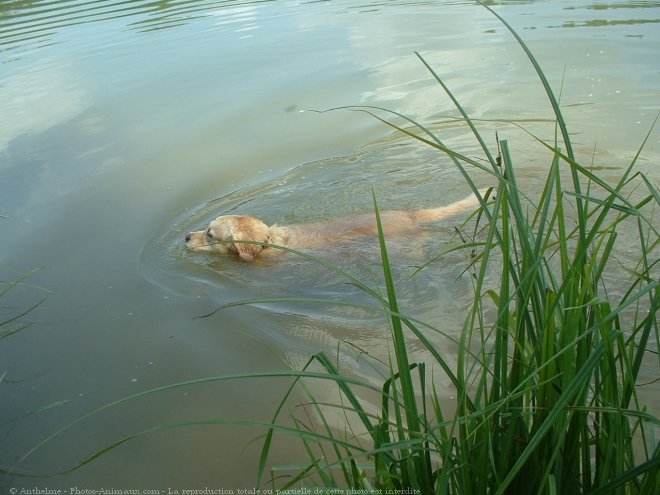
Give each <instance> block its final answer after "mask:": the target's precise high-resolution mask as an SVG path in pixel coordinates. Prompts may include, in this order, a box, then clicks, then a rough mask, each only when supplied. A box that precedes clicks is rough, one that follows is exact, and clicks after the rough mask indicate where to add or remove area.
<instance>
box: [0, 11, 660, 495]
mask: <svg viewBox="0 0 660 495" xmlns="http://www.w3.org/2000/svg"><path fill="white" fill-rule="evenodd" d="M495 8H496V9H497V11H498V12H500V13H501V14H502V15H503V16H504V17H505V18H506V19H507V20H508V21H509V22H510V23H511V24H512V25H513V26H514V27H515V28H516V29H517V30H518V32H519V33H520V34H521V36H523V38H524V39H525V40H526V41H527V42H528V44H529V46H530V48H531V49H532V50H533V51H534V53H535V54H536V55H537V56H538V59H539V61H540V63H541V64H542V66H543V68H544V70H545V71H546V73H547V75H548V77H549V79H550V82H551V84H552V85H553V87H554V88H555V89H556V90H557V91H559V88H560V86H561V85H562V83H563V90H562V102H563V105H564V111H565V117H566V118H567V121H568V123H569V128H570V130H571V131H572V132H573V133H574V139H575V143H576V148H577V153H578V155H579V156H580V157H581V158H584V159H585V161H589V160H590V159H591V156H592V155H593V158H594V160H595V161H596V162H597V163H598V164H599V165H600V166H601V167H602V168H603V170H602V174H603V177H604V178H608V179H612V180H614V179H615V178H616V177H617V176H618V174H619V173H620V171H621V167H623V166H625V165H627V163H628V162H629V160H630V159H631V158H632V156H634V154H635V152H636V151H637V149H638V146H639V144H640V143H641V141H642V139H643V137H644V136H645V134H646V132H647V131H648V129H649V128H650V125H651V123H652V121H653V119H654V118H655V116H656V114H657V112H658V104H659V101H658V95H659V93H658V88H659V87H660V84H659V83H660V66H658V63H657V60H660V58H659V55H660V54H659V52H660V39H659V38H660V31H659V30H658V23H659V22H660V3H658V2H607V3H603V2H599V3H593V2H586V1H579V2H573V1H571V2H568V1H566V2H546V1H536V2H524V1H519V2H498V3H497V4H496V6H495ZM414 51H419V52H420V53H422V54H423V56H424V57H425V58H426V59H427V60H428V61H429V63H430V64H431V65H432V66H433V67H434V68H435V69H436V70H437V72H438V73H439V74H440V75H441V76H442V77H443V78H445V82H446V83H447V84H448V85H449V86H450V88H451V89H452V91H453V92H454V93H455V94H456V95H457V97H458V98H459V99H460V100H461V103H462V104H463V105H464V106H465V108H466V110H467V111H468V112H469V113H470V115H471V116H473V117H475V118H479V119H485V120H486V121H484V122H483V123H482V124H481V128H482V129H483V130H484V135H485V136H486V137H487V139H489V142H490V144H494V131H495V130H497V131H498V133H499V135H500V137H506V138H508V139H509V140H510V143H511V145H512V148H513V152H514V156H515V157H517V160H516V161H517V163H520V169H519V175H520V177H521V178H522V179H521V180H523V181H524V182H525V184H526V186H527V187H529V189H530V190H531V191H534V190H535V189H537V188H538V187H539V184H540V182H541V181H542V175H543V173H542V172H543V171H544V170H545V168H546V167H547V165H548V163H547V157H546V155H545V154H544V153H543V150H542V149H541V148H540V147H539V146H538V145H537V144H535V143H534V141H533V139H532V138H530V137H529V136H528V135H526V134H524V133H522V132H520V131H518V130H517V129H516V128H514V127H512V126H506V125H504V124H497V123H494V122H492V121H495V120H498V119H506V120H515V121H517V122H521V123H523V124H524V125H525V126H526V127H527V128H529V129H530V130H532V131H533V132H536V133H538V134H539V135H540V136H541V137H543V138H551V137H552V132H553V128H552V125H551V124H550V123H549V122H548V119H549V118H550V117H551V110H550V107H549V105H548V104H547V102H546V100H545V98H544V96H543V92H542V88H541V87H540V85H539V84H538V81H537V80H536V76H535V75H534V74H533V72H532V70H531V68H530V65H529V62H528V61H527V59H526V58H525V56H524V54H523V53H522V52H521V51H520V49H519V48H518V47H517V45H516V44H515V42H514V41H513V40H512V38H511V36H510V35H509V34H508V33H507V32H506V30H505V29H503V27H502V26H501V25H500V24H498V22H497V20H496V19H494V18H493V17H492V16H491V15H489V14H488V13H487V12H486V11H485V10H483V9H481V8H479V7H476V6H474V5H473V4H471V3H469V2H462V1H453V2H433V1H429V2H387V3H385V2H375V1H374V2H359V3H357V2H345V1H335V2H296V1H274V2H229V1H218V0H200V1H192V0H178V1H176V0H174V1H157V2H153V1H146V0H145V1H141V0H136V1H120V0H107V1H101V0H99V1H94V0H86V1H82V0H63V1H31V2H29V1H5V2H3V3H2V4H1V5H0V115H2V125H0V208H1V209H2V212H0V213H2V215H3V216H4V217H6V218H2V219H0V229H1V232H2V235H1V236H0V246H1V248H0V278H1V279H2V280H14V279H17V278H18V277H20V276H21V275H22V274H24V273H26V272H29V271H31V270H33V269H35V268H38V270H37V271H36V272H35V273H34V274H32V275H31V276H30V277H29V278H28V279H27V280H26V281H25V284H24V285H23V286H21V287H19V288H18V289H16V290H15V291H13V292H12V293H11V294H10V296H11V297H5V298H3V300H2V307H1V308H0V310H1V311H2V316H3V317H5V318H7V317H9V316H11V315H15V314H17V313H19V312H21V311H23V310H25V309H27V308H29V307H30V306H31V305H33V304H35V303H37V302H38V301H40V300H41V299H42V298H44V297H45V301H44V302H43V303H42V304H41V305H40V306H38V307H37V308H36V309H35V310H34V311H32V312H31V313H29V315H27V316H26V317H24V318H23V320H24V321H26V322H27V323H30V326H29V327H28V328H26V329H25V330H23V331H22V332H20V333H18V334H16V335H14V336H12V337H11V338H9V339H4V340H3V341H2V344H1V345H0V362H1V363H2V368H1V369H0V376H2V381H1V383H0V394H1V397H2V399H1V400H2V404H3V407H2V410H1V411H0V424H1V425H2V429H1V430H0V431H2V434H3V440H2V443H1V444H0V445H1V447H0V464H2V465H5V466H8V465H13V464H15V463H16V461H17V460H18V459H19V458H20V457H21V456H22V455H24V454H25V453H26V452H27V451H28V450H29V449H30V448H32V447H33V446H34V445H36V444H37V443H38V442H39V441H41V440H43V439H44V438H46V437H47V436H48V435H50V434H52V433H53V432H55V431H56V430H57V429H58V428H60V427H62V426H64V425H66V424H68V423H69V422H70V421H73V420H74V419H76V418H79V417H80V416H82V415H83V414H85V413H87V412H89V411H90V410H94V409H95V408H97V407H100V406H102V405H104V404H106V403H109V402H111V401H114V400H117V399H119V398H121V397H125V396H128V395H131V394H134V393H137V392H141V391H144V390H148V389H150V388H154V387H160V386H163V385H167V384H171V383H177V382H183V381H186V380H195V379H199V378H203V377H210V376H220V375H227V374H237V373H251V372H261V371H268V370H286V369H289V368H290V367H293V368H296V369H299V368H300V367H301V366H302V364H304V362H306V360H307V359H308V358H309V356H310V355H311V354H312V353H314V352H318V351H321V350H324V351H327V352H330V353H332V352H334V350H335V349H336V348H337V345H338V342H345V344H341V346H344V347H345V348H346V350H347V352H346V353H345V354H343V355H342V358H341V359H342V361H341V364H342V366H344V368H345V369H346V370H347V371H349V372H354V373H357V374H360V375H362V376H366V377H367V378H373V377H376V375H377V373H376V372H375V371H374V370H371V369H369V368H368V366H366V365H365V364H364V360H361V359H358V358H356V356H355V353H354V352H353V353H351V352H348V351H349V348H350V346H351V345H355V346H357V347H358V348H360V349H362V350H364V351H366V352H369V353H370V354H371V355H373V356H375V357H378V358H383V357H386V356H387V344H386V335H387V329H386V326H385V325H384V323H383V320H382V318H381V317H380V316H378V315H377V314H375V313H372V312H370V311H367V310H358V309H350V310H348V309H346V308H339V307H325V306H323V305H311V306H305V307H302V306H301V305H300V304H293V303H286V304H284V303H280V304H273V303H270V304H266V303H262V304H258V305H257V307H256V308H245V307H242V308H232V309H227V310H223V311H221V312H218V313H216V314H215V315H214V316H212V317H208V318H201V319H199V318H196V317H197V316H200V315H205V314H208V313H209V312H211V311H213V310H214V309H216V308H217V307H218V306H220V305H222V304H226V303H230V302H233V301H237V300H244V299H251V298H256V297H273V296H279V297H281V296H303V297H324V298H329V299H342V298H343V299H347V298H348V299H351V300H354V301H358V302H360V303H362V304H373V303H372V302H371V301H370V299H369V298H368V297H367V296H365V295H364V294H363V293H362V292H361V291H359V290H358V289H356V288H355V287H354V286H352V285H350V284H347V283H346V280H344V279H342V278H341V277H338V276H336V275H334V274H332V273H330V272H328V271H326V270H323V269H321V268H319V267H317V266H315V265H313V264H312V263H310V262H306V261H304V260H295V259H288V260H286V261H283V262H282V263H263V264H261V265H259V266H247V265H245V264H243V263H239V262H237V261H233V260H217V259H211V258H207V257H204V256H192V255H190V254H189V253H186V252H185V250H184V249H183V246H182V236H183V234H184V233H185V232H187V231H189V230H192V229H196V228H201V227H202V226H203V225H204V224H205V223H206V222H207V221H208V220H209V219H210V218H212V217H213V216H215V215H216V214H219V213H227V212H229V211H244V212H246V213H251V214H255V215H259V216H262V217H264V218H266V219H267V220H268V221H270V222H279V223H289V222H291V223H294V222H295V223H298V222H307V221H315V220H318V219H323V218H334V217H337V216H339V215H344V214H348V213H354V212H368V211H370V209H371V191H372V189H373V190H375V192H376V194H377V197H378V200H379V204H380V205H381V206H382V207H387V208H412V207H415V206H428V205H432V204H438V203H444V202H448V201H451V200H453V199H459V198H460V197H462V196H463V195H464V194H465V189H464V186H463V184H462V182H461V178H460V176H459V175H458V173H457V172H456V171H455V170H454V168H453V165H452V164H451V162H450V161H449V160H447V159H446V158H444V157H442V156H438V155H437V154H436V153H434V152H432V151H431V150H429V149H426V148H424V147H423V146H420V145H416V144H413V143H411V142H410V140H409V139H408V138H405V137H402V136H400V135H398V134H396V133H393V132H392V130H391V129H390V128H388V127H386V126H384V125H383V124H382V123H380V122H378V121H376V120H375V119H373V118H370V117H369V116H367V115H365V114H361V113H356V112H351V111H345V110H343V111H333V112H328V113H322V114H319V113H315V112H311V111H310V110H325V109H329V108H334V107H338V106H343V105H356V104H357V105H379V106H385V107H387V108H390V109H392V110H396V111H399V112H403V113H405V114H407V115H409V116H411V117H412V118H414V119H416V120H418V121H419V122H422V123H425V124H427V125H430V126H432V127H433V129H435V130H438V131H440V133H441V135H442V136H443V138H444V139H445V141H446V142H447V143H448V144H450V145H451V146H455V147H458V148H459V149H461V150H463V151H464V152H465V153H466V154H468V155H469V156H476V157H478V156H480V153H479V151H478V149H477V147H476V145H475V144H474V142H473V140H472V139H470V136H469V134H468V132H467V131H466V129H465V126H463V125H461V124H460V123H457V122H456V121H453V120H450V119H447V118H446V116H455V115H456V112H455V111H454V110H453V108H452V105H451V102H450V101H449V100H448V98H447V97H446V96H444V95H443V94H442V93H441V91H440V90H439V88H438V87H437V85H436V84H435V83H434V81H433V80H432V79H431V77H430V75H429V73H428V72H427V71H426V70H425V69H424V67H423V66H422V65H421V63H420V62H419V60H418V59H417V58H416V57H415V55H414ZM658 136H659V135H658V132H657V131H654V132H653V134H652V135H651V138H650V139H649V142H648V143H647V146H646V148H645V150H644V152H643V155H642V156H641V158H640V162H639V168H640V169H641V170H643V171H645V172H646V173H648V174H649V176H650V177H651V179H652V180H654V181H655V182H656V183H657V182H658V177H659V174H658V170H657V163H658V158H659V151H660V148H659V146H658V140H659V137H658ZM585 157H586V158H585ZM479 180H481V181H482V184H483V185H487V183H488V179H487V177H480V178H479ZM438 229H439V230H438V232H435V234H436V235H431V232H429V233H427V235H425V236H424V237H423V238H418V239H414V240H413V242H409V240H408V241H405V240H401V239H399V240H393V245H392V246H391V249H392V251H393V253H394V259H395V260H396V261H395V274H396V276H397V278H398V279H399V280H400V281H401V285H400V290H401V299H402V304H403V306H404V307H405V308H406V309H407V310H410V311H412V312H414V313H415V314H416V316H420V317H422V318H425V319H428V320H429V321H432V322H434V324H436V325H437V326H438V327H440V328H442V329H443V330H444V331H446V332H447V333H448V334H450V335H455V334H456V332H457V331H458V328H459V325H460V323H461V319H462V316H461V315H462V314H464V310H465V307H466V305H467V304H468V302H469V298H470V292H469V291H470V284H469V276H466V274H465V273H463V270H464V268H465V266H466V264H467V260H466V259H465V258H464V257H463V256H461V255H451V256H445V257H442V258H440V259H439V260H438V262H436V263H435V264H433V265H432V267H431V269H429V270H427V271H424V272H422V273H420V274H419V275H418V276H415V277H413V278H410V276H411V275H412V273H414V271H415V270H416V267H417V266H419V264H420V263H422V262H424V261H425V260H426V259H428V258H429V257H431V256H433V255H435V254H437V253H439V252H442V251H444V250H446V249H447V248H448V247H451V246H455V245H456V243H457V242H458V241H457V239H456V238H455V237H453V236H452V234H453V231H454V224H453V223H451V222H447V223H443V224H442V225H440V226H438ZM327 257H328V258H329V259H330V260H331V261H335V262H338V263H339V264H340V265H341V266H342V268H344V269H346V270H350V271H351V272H354V273H357V274H358V275H360V276H361V277H363V278H364V279H365V280H366V281H368V282H369V283H371V284H373V285H376V284H378V282H379V278H378V277H379V276H378V275H377V274H375V273H372V272H374V271H375V266H376V263H375V261H376V259H377V253H376V251H375V250H373V249H370V248H366V249H364V247H363V246H352V247H350V246H349V247H348V248H347V249H345V250H343V251H342V252H339V253H337V252H329V253H327ZM46 291H48V292H46ZM436 338H437V339H438V342H441V343H442V345H443V346H445V348H446V349H447V356H448V359H450V360H451V359H452V358H451V356H452V346H451V343H450V341H449V340H448V339H445V338H443V337H436ZM411 345H413V346H414V345H415V343H414V342H412V343H411ZM423 357H424V354H423V352H422V351H421V350H415V351H414V353H413V359H415V358H417V359H423ZM651 376H655V375H653V374H652V375H651ZM440 385H441V386H443V387H445V391H446V394H447V395H448V396H450V395H451V389H450V388H449V387H446V384H443V383H442V382H440ZM287 386H288V382H286V381H283V380H274V379H272V380H266V381H264V380H260V381H257V380H232V381H226V382H214V383H206V384H197V385H193V386H188V387H181V388H175V389H171V390H167V391H164V392H161V393H158V394H153V395H149V396H147V397H143V398H140V399H136V400H133V401H130V402H127V403H123V404H120V405H118V406H116V407H114V408H113V409H112V410H111V411H104V412H102V413H99V414H98V415H96V416H94V417H92V418H89V419H87V420H85V421H82V422H80V423H78V424H76V425H75V426H73V427H72V428H71V429H69V430H68V431H66V432H65V433H63V434H62V435H60V436H59V437H56V438H54V439H53V440H52V441H51V442H49V443H48V444H46V445H45V446H44V447H43V448H41V449H40V450H38V451H37V452H36V453H35V454H34V455H32V456H31V457H30V458H28V460H26V461H25V462H24V463H22V464H21V465H20V468H21V469H24V470H26V471H28V472H33V473H55V472H60V471H66V470H68V469H70V468H71V467H73V466H75V465H76V464H77V463H79V462H80V461H81V460H83V459H85V458H86V457H87V456H89V455H91V454H93V453H94V452H96V451H97V450H98V449H100V448H102V447H104V446H106V445H107V444H109V443H110V442H113V441H117V440H119V439H121V438H123V437H125V436H127V435H130V434H133V433H135V432H139V431H143V430H146V429H148V428H151V427H153V426H154V425H159V424H168V423H173V422H177V421H189V420H195V419H197V420H201V419H209V418H224V419H228V418H229V419H238V420H240V419H250V420H255V421H268V420H269V419H270V418H271V416H272V414H273V411H274V408H275V407H276V405H277V403H278V400H279V398H280V397H281V396H282V394H283V393H284V392H285V391H286V388H287ZM328 394H329V395H328V396H327V399H328V400H332V399H333V397H332V395H331V393H330V392H328ZM323 397H324V396H323V395H321V397H320V398H321V399H322V398H323ZM260 432H261V430H259V429H258V428H255V427H252V426H247V425H229V426H227V425H224V426H219V425H218V426H204V427H201V426H200V427H194V428H193V427H191V428H183V429H169V430H165V431H161V432H158V433H153V434H149V435H145V436H140V437H138V438H137V439H135V440H133V441H131V442H129V443H127V444H125V445H123V446H121V447H119V448H117V449H115V450H114V451H112V452H111V453H110V454H108V455H105V456H103V457H102V458H100V459H97V460H95V461H94V462H92V463H90V464H88V465H85V466H83V467H82V468H80V469H78V470H75V471H73V472H70V473H66V474H63V475H61V476H58V477H55V478H49V479H46V480H43V479H32V478H22V477H11V476H5V477H4V478H3V481H2V486H3V488H4V487H9V486H13V487H34V486H39V487H44V486H47V487H50V488H63V489H66V490H69V489H70V488H72V487H80V488H85V487H86V488H96V489H98V488H101V487H106V488H133V489H137V488H149V489H158V490H164V491H166V490H167V489H168V488H179V489H182V488H200V487H202V488H203V487H204V486H209V487H210V488H213V487H215V488H239V487H240V488H249V487H251V486H252V485H253V483H254V475H255V471H256V466H257V462H258V456H259V448H258V442H257V443H250V440H252V439H254V438H255V436H256V435H258V434H259V433H260ZM300 459H301V457H300V451H299V446H297V444H296V443H292V442H289V441H287V440H286V439H283V440H282V442H279V443H278V446H277V451H276V452H275V453H274V459H273V462H274V463H275V464H278V463H279V464H290V463H294V462H299V461H300Z"/></svg>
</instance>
